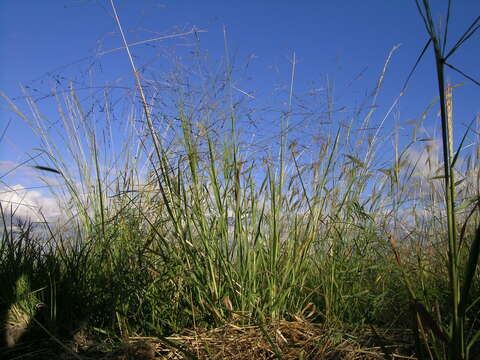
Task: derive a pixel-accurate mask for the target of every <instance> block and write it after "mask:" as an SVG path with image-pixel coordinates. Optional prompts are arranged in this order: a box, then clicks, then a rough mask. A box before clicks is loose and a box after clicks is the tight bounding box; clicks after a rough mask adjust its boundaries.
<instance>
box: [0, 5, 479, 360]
mask: <svg viewBox="0 0 480 360" xmlns="http://www.w3.org/2000/svg"><path fill="white" fill-rule="evenodd" d="M112 6H113V2H112ZM418 6H419V10H420V12H421V14H422V17H423V19H424V20H425V24H426V27H427V31H428V34H429V36H430V40H429V43H428V44H430V43H431V44H433V46H434V50H435V56H436V66H437V70H438V72H439V90H440V109H441V114H442V140H443V154H444V157H443V163H442V162H440V161H439V159H438V156H437V155H438V154H437V153H436V152H435V149H436V148H435V145H436V143H435V140H434V139H429V140H427V141H423V142H421V143H427V145H426V146H425V154H426V156H416V157H415V156H414V155H415V154H418V151H419V150H418V145H419V143H420V142H419V141H417V138H416V135H414V136H413V137H412V141H411V142H410V143H409V144H407V145H404V144H400V143H399V142H398V141H397V142H395V143H394V147H393V148H392V149H391V150H390V151H391V153H392V154H394V156H393V159H385V158H383V157H382V154H381V151H380V150H381V149H382V147H384V146H385V142H384V141H382V140H381V137H382V136H381V135H383V134H382V132H383V131H384V129H383V127H382V126H383V123H384V121H385V119H386V117H387V116H388V114H387V116H385V117H384V118H383V120H381V121H380V122H379V124H375V126H370V125H371V123H372V122H373V118H374V108H373V107H371V108H367V109H365V110H362V111H357V112H355V113H353V114H351V116H350V117H349V118H348V119H347V120H348V121H347V122H346V123H345V124H343V123H341V122H334V120H335V119H334V117H335V116H336V114H335V113H334V112H333V111H331V103H332V94H331V93H329V91H328V90H327V92H326V93H325V99H326V101H325V102H326V106H327V108H328V111H327V112H326V114H327V115H325V116H326V117H327V120H328V121H327V124H326V125H318V124H309V125H308V126H316V127H317V128H316V132H317V133H320V134H321V138H313V137H312V138H308V137H307V136H306V135H305V134H301V133H300V132H298V130H299V129H300V128H301V127H300V125H301V126H302V127H305V126H307V125H306V124H307V122H306V121H305V119H301V120H299V117H298V116H297V115H296V113H295V105H296V104H295V101H294V98H293V86H290V89H291V90H290V93H289V94H288V101H287V109H285V110H284V111H283V115H282V116H281V117H280V125H279V135H278V137H277V138H276V140H278V141H279V146H278V153H277V154H278V155H275V154H274V153H273V152H272V151H264V152H263V153H262V152H260V155H258V154H259V153H258V152H255V150H254V149H257V148H259V147H257V146H258V145H260V144H258V143H257V144H253V143H251V142H248V141H246V137H245V135H243V134H242V133H241V132H240V131H239V123H240V124H243V123H244V117H246V118H248V117H249V116H250V113H249V112H248V106H245V107H243V108H242V106H241V103H240V102H237V100H238V99H237V98H236V97H235V96H234V95H233V94H232V93H231V91H230V90H231V88H232V87H231V83H232V73H233V70H232V68H231V65H230V61H229V58H228V51H227V50H228V47H227V45H226V60H225V64H224V71H223V73H222V76H221V78H220V79H219V80H218V78H217V81H216V82H215V81H214V82H211V79H212V77H208V76H204V77H199V78H201V79H207V80H206V82H208V83H206V84H203V83H200V84H196V83H195V81H193V80H192V81H188V82H187V81H181V80H182V77H184V76H188V72H187V73H185V74H184V73H181V72H179V70H178V68H177V69H176V70H175V71H174V72H173V73H172V74H168V76H166V79H168V80H169V82H167V83H168V84H169V85H168V88H167V89H165V88H163V89H162V92H163V93H161V94H160V96H162V95H163V94H165V93H166V92H167V91H168V90H171V91H170V92H169V93H168V95H165V96H164V100H163V101H164V106H163V109H164V111H163V112H159V111H158V110H157V109H156V108H155V103H156V101H157V100H158V99H157V93H158V92H159V87H156V86H157V85H158V84H157V85H155V84H153V85H151V84H149V85H148V86H147V85H146V84H145V83H144V82H142V78H141V76H140V74H139V72H138V71H137V70H136V68H135V63H134V62H133V60H132V59H133V58H132V56H131V54H130V49H129V47H128V45H127V42H126V40H125V38H124V37H123V31H122V28H121V23H120V20H119V19H118V17H117V22H118V25H119V29H120V32H121V33H122V37H123V39H124V42H125V49H126V51H127V53H128V55H129V57H130V60H131V64H132V67H133V72H134V75H135V79H136V89H137V90H138V91H139V92H140V100H141V101H140V109H139V107H138V104H137V103H136V102H135V101H132V103H133V105H132V108H131V111H130V112H129V117H128V119H127V120H126V121H124V124H123V126H125V128H126V129H127V130H126V133H124V135H123V136H124V140H125V142H124V144H123V145H122V147H120V146H118V145H114V143H115V142H114V136H113V135H111V134H112V133H115V131H114V128H118V125H116V124H115V125H113V124H112V123H113V121H114V119H113V117H112V115H111V114H110V112H111V110H110V109H111V108H112V102H111V99H109V98H108V96H105V98H104V101H105V103H103V104H100V105H101V108H102V109H103V112H102V114H103V115H104V116H105V119H104V120H105V121H104V123H105V124H106V127H105V128H104V129H103V131H102V130H100V129H99V126H98V124H97V120H98V119H97V118H95V117H93V116H92V115H91V114H92V112H88V111H86V109H87V108H91V109H97V108H98V106H99V104H98V103H95V101H96V99H94V98H91V99H90V101H91V103H88V101H89V100H88V99H87V100H86V101H85V100H80V99H79V96H78V92H77V90H76V89H75V87H74V86H73V85H71V84H69V88H68V91H66V92H63V93H62V95H61V96H62V97H60V94H57V95H58V98H57V100H58V109H59V112H58V113H59V116H60V118H61V120H62V126H61V133H62V137H63V140H64V141H63V142H62V139H61V138H60V137H58V136H57V135H52V133H51V130H50V129H49V123H48V121H46V120H45V118H44V117H43V116H42V114H41V110H40V108H39V107H38V105H37V103H36V102H35V101H34V99H33V98H32V97H30V96H29V95H28V94H27V93H25V95H26V99H27V103H28V105H29V107H30V110H31V112H30V114H28V112H26V111H23V110H21V109H20V108H19V107H18V106H17V105H16V104H14V103H13V102H10V101H9V100H8V99H7V98H6V100H7V101H8V103H9V106H10V107H11V108H12V109H13V110H14V111H15V112H17V114H18V115H19V116H21V117H22V118H24V119H25V120H26V121H27V122H28V123H29V124H31V125H32V128H33V129H34V130H35V131H36V132H37V134H38V136H39V138H40V139H41V140H42V143H43V147H42V150H41V152H42V158H43V160H44V161H46V162H48V166H47V167H45V166H43V167H41V168H40V169H41V170H50V172H51V173H54V174H55V176H57V178H58V179H59V180H60V181H61V183H62V185H64V186H63V187H61V188H60V190H58V188H55V187H52V188H51V191H52V192H54V193H55V196H56V197H57V199H59V200H61V201H60V202H61V203H62V206H63V208H62V210H63V211H62V217H61V218H60V219H57V221H56V222H55V223H50V224H49V223H48V222H45V223H44V224H45V225H46V226H45V227H44V229H43V230H44V231H34V229H33V227H32V226H33V224H29V223H14V220H13V217H12V214H14V211H13V210H12V209H6V208H5V207H4V206H3V205H2V207H1V210H2V218H3V230H2V238H1V241H0V282H1V283H2V284H4V288H5V289H6V292H2V294H1V295H0V301H1V303H0V305H1V311H0V316H1V318H0V321H1V322H2V324H6V325H7V323H8V324H10V323H15V322H17V325H19V324H20V323H21V322H23V323H24V325H22V326H23V329H24V330H25V331H26V332H27V333H30V334H32V333H34V334H35V336H34V340H36V341H39V340H38V339H41V338H42V336H44V337H46V338H47V339H55V341H56V346H58V347H59V348H60V349H61V350H62V351H67V353H68V354H70V355H71V356H73V357H76V358H81V356H82V351H83V354H87V355H90V356H94V355H98V356H100V355H99V354H102V355H101V356H105V355H104V352H102V351H103V348H102V346H103V347H105V346H107V347H108V344H112V343H115V342H119V341H123V342H124V343H129V342H133V343H134V344H133V345H131V347H128V349H126V350H124V351H123V352H121V351H120V350H119V351H120V352H119V353H118V354H117V355H118V356H119V358H120V356H130V357H131V358H141V357H142V356H144V357H145V358H148V357H149V356H150V358H152V357H153V356H155V353H156V354H157V355H160V354H161V353H163V352H170V354H171V356H176V358H180V357H186V358H210V357H211V358H215V357H216V356H223V357H228V358H242V357H243V358H254V357H255V358H259V359H260V358H265V359H267V358H285V359H290V358H292V359H293V358H302V359H303V358H304V359H307V358H311V359H315V358H322V357H323V358H326V357H327V356H329V358H342V357H344V358H351V359H357V358H358V359H360V358H362V359H364V358H370V357H371V358H375V356H385V357H387V358H391V359H393V358H396V354H397V355H398V354H400V353H402V354H403V355H405V356H413V355H414V353H415V354H416V356H417V357H418V358H426V359H442V358H445V359H447V358H448V359H474V354H475V353H477V352H479V351H480V348H479V346H478V340H479V337H480V328H479V325H478V320H479V319H478V315H477V314H478V313H479V310H480V309H479V306H480V305H479V304H480V302H479V299H480V281H479V280H480V279H479V275H478V272H476V267H477V262H478V256H479V252H480V250H479V248H480V234H479V233H478V231H479V230H477V228H478V221H479V216H478V210H477V209H478V193H479V191H480V189H479V188H478V182H477V178H478V174H479V173H478V170H479V169H478V165H477V164H478V163H480V162H479V161H480V159H479V158H478V157H479V154H480V151H479V149H480V148H479V146H480V145H479V144H478V141H477V142H474V143H473V144H472V146H470V153H469V154H467V151H466V150H464V144H465V141H466V139H467V137H468V136H470V134H469V133H468V132H467V133H466V134H465V136H464V137H463V139H462V141H461V144H460V145H459V149H458V150H457V151H455V152H454V151H453V145H452V142H453V135H452V131H453V120H452V115H451V112H450V115H449V109H451V103H452V97H453V95H452V87H449V86H447V85H446V84H445V83H444V79H443V67H444V65H448V63H447V60H448V58H449V56H450V55H451V54H452V53H453V52H454V51H456V50H457V49H458V48H459V47H460V46H461V45H462V44H463V42H464V41H465V40H467V39H468V38H469V37H470V36H471V34H473V32H474V31H475V30H476V29H477V28H478V25H477V22H478V19H477V21H476V22H475V23H474V24H473V25H472V27H470V28H469V29H468V30H467V32H466V33H465V34H464V36H462V38H461V39H460V40H459V41H458V43H457V44H456V45H455V46H454V48H453V49H452V51H450V52H447V51H446V50H445V45H444V43H443V40H442V39H441V38H439V37H438V35H437V33H436V32H435V28H434V24H433V21H432V19H431V15H430V10H429V7H428V2H427V1H424V2H423V3H422V4H420V3H418ZM113 9H114V10H115V8H114V7H113ZM445 36H446V35H445ZM442 43H443V45H442ZM428 44H427V45H428ZM392 52H393V51H392ZM422 55H423V53H422ZM390 56H391V54H390ZM390 56H389V58H388V59H387V62H386V64H385V68H384V70H383V72H382V73H381V74H380V78H379V82H378V84H377V86H376V88H375V91H374V92H373V94H372V98H371V101H372V104H374V103H375V99H376V96H377V94H378V92H379V91H380V88H381V85H382V80H383V78H384V76H385V73H386V71H387V65H388V62H389V60H390ZM293 66H295V62H293ZM198 68H200V67H198ZM201 69H203V68H201ZM294 70H295V68H294V67H293V68H292V85H293V81H294V76H293V74H294ZM199 71H205V70H199ZM197 79H198V78H197ZM196 81H198V80H196ZM197 85H198V86H197ZM207 85H208V86H207ZM163 86H164V85H163ZM149 94H150V95H149ZM133 96H135V95H133ZM170 100H171V103H170V104H167V105H165V104H166V103H167V102H168V101H170ZM86 102H87V103H86ZM301 105H302V106H305V104H304V103H302V104H301ZM165 109H166V110H165ZM103 115H102V116H103ZM319 116H320V114H319ZM139 124H140V125H139ZM335 124H338V125H335ZM358 128H362V129H367V130H365V131H362V132H358V131H355V130H356V129H358ZM309 129H310V130H312V129H313V128H309ZM416 130H417V127H416V128H415V129H414V133H415V131H416ZM109 134H110V135H109ZM125 134H126V135H125ZM391 138H392V139H396V138H398V137H396V134H395V133H394V134H392V136H391ZM461 151H463V152H462V154H461V155H460V152H461ZM262 155H263V157H262ZM468 156H469V157H470V160H469V161H462V159H466V158H467V157H468ZM422 162H424V163H422ZM441 166H443V170H442V168H441ZM427 168H428V171H426V172H425V171H423V169H427ZM420 169H422V171H420ZM439 178H441V179H443V180H444V185H441V184H440V181H439ZM457 179H460V181H457ZM444 196H445V197H446V202H444ZM444 204H446V205H444ZM459 225H460V226H459ZM14 314H17V317H15V316H14ZM15 319H16V320H15ZM13 325H15V324H13ZM13 325H12V326H13ZM5 329H6V330H5V331H7V330H8V329H7V326H5ZM187 329H189V330H187ZM409 329H413V331H410V330H409ZM192 332H193V333H192ZM365 334H368V336H365ZM22 335H23V334H20V335H19V336H18V337H16V338H15V339H13V338H12V339H11V341H10V343H11V342H18V341H21V338H22ZM140 337H141V338H140ZM68 339H70V340H71V339H74V340H75V341H73V343H68V341H70V340H68ZM89 339H96V340H99V339H100V340H101V344H98V343H95V344H93V343H92V342H91V340H89ZM139 339H140V340H142V341H140V342H139ZM221 339H225V341H227V339H230V340H229V341H230V342H231V343H232V345H231V346H232V347H231V348H230V349H235V351H233V350H228V347H227V348H226V345H225V344H222V343H221ZM145 341H146V342H148V343H149V344H150V345H145V344H144V343H145ZM138 343H140V345H138ZM414 343H415V344H414ZM135 344H137V345H138V346H137V345H135ZM142 344H143V345H142ZM152 344H155V346H154V345H152ZM247 344H248V345H247ZM144 345H145V346H144ZM392 345H395V346H394V347H392ZM139 349H140V350H139ZM142 349H143V350H142ZM1 351H5V352H4V354H5V355H6V356H8V355H9V354H13V351H14V350H11V349H9V350H1ZM28 351H30V348H29V349H27V351H26V353H28ZM142 351H143V352H142ZM32 353H33V352H32ZM0 354H1V353H0ZM33 354H34V355H33V356H37V358H38V356H40V355H41V354H39V353H33ZM219 354H221V355H219ZM382 354H383V355H382ZM50 355H51V354H50ZM50 355H49V353H46V354H43V355H41V356H45V357H48V356H50ZM12 356H13V355H12ZM112 356H113V355H112ZM235 356H237V357H235ZM369 356H370V357H369Z"/></svg>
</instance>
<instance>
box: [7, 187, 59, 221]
mask: <svg viewBox="0 0 480 360" xmlns="http://www.w3.org/2000/svg"><path fill="white" fill-rule="evenodd" d="M0 203H1V204H2V208H3V211H4V212H6V213H7V214H12V215H14V216H16V217H21V218H24V219H29V220H31V221H40V222H42V221H44V219H46V220H47V221H54V220H56V219H58V218H59V217H60V215H61V211H60V207H59V205H58V202H57V200H56V199H55V198H52V197H48V196H45V195H44V194H42V193H41V192H39V191H36V190H29V189H28V188H24V187H23V186H22V185H14V186H9V187H6V186H3V187H1V188H0Z"/></svg>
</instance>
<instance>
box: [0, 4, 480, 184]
mask: <svg viewBox="0 0 480 360" xmlns="http://www.w3.org/2000/svg"><path fill="white" fill-rule="evenodd" d="M433 2H434V3H435V4H436V5H439V4H443V5H444V4H446V1H440V0H438V1H437V0H435V1H432V3H433ZM115 3H116V6H117V10H118V13H119V16H120V19H121V21H122V23H123V26H124V29H125V30H126V31H127V38H128V41H129V42H130V43H132V42H135V41H141V40H146V39H150V38H153V37H157V36H160V35H166V34H172V33H175V32H179V31H183V30H188V29H191V28H192V26H195V27H197V28H199V29H204V30H207V31H208V32H206V33H201V34H200V45H199V46H201V48H202V49H203V50H205V51H207V52H208V53H209V56H210V57H211V58H212V59H213V60H214V61H216V60H219V59H221V58H222V57H223V56H224V38H223V28H224V26H225V28H226V29H227V34H228V43H229V49H230V54H231V56H232V57H233V58H235V63H236V64H244V63H246V62H247V60H248V59H254V61H252V63H251V65H250V68H249V69H248V76H249V77H250V79H247V80H245V81H242V82H239V85H241V87H242V89H243V90H245V91H247V92H249V93H252V94H255V98H256V99H257V101H259V103H260V104H262V101H263V100H262V99H263V98H264V97H265V98H268V96H269V94H271V93H272V89H274V88H275V87H276V86H278V85H279V84H283V85H285V84H288V83H289V81H290V71H291V64H290V60H291V58H292V54H293V52H295V54H296V61H297V66H296V77H295V87H294V90H295V92H298V93H299V94H302V93H304V92H305V91H306V90H307V89H308V88H312V87H315V86H320V85H321V84H322V83H323V80H324V79H325V77H326V76H327V75H328V76H329V79H330V81H331V84H332V85H333V86H334V94H335V97H336V98H337V99H338V103H339V104H340V105H342V104H345V105H347V106H355V104H357V103H359V102H361V101H362V100H363V98H364V96H365V94H366V93H367V92H368V91H371V89H372V88H373V87H374V86H375V83H376V80H377V78H378V75H379V73H380V71H381V69H382V67H383V64H384V62H385V59H386V58H387V55H388V53H389V52H390V50H391V49H392V48H393V47H394V46H395V45H398V44H401V47H400V48H399V49H398V50H397V51H396V52H395V54H394V56H393V58H392V61H391V64H390V66H389V70H388V73H387V76H386V78H385V83H384V86H383V90H382V92H381V96H380V97H379V98H378V100H377V106H378V110H377V112H378V113H379V114H381V115H382V116H383V115H384V114H385V113H386V111H387V109H388V108H389V107H390V105H391V104H392V102H393V100H394V99H395V97H396V96H397V95H398V93H399V92H400V90H401V88H402V86H403V83H404V81H405V79H406V77H407V76H408V73H409V72H410V70H411V68H412V66H413V64H414V62H415V60H416V59H417V57H418V55H419V53H420V51H421V49H422V48H423V46H424V44H425V42H426V39H427V35H426V33H425V29H424V26H423V23H422V21H421V18H420V16H419V15H418V13H417V10H416V7H415V2H414V1H413V0H409V1H386V0H364V1H327V0H325V1H318V0H317V1H310V0H304V1H296V2H293V1H286V0H277V1H269V0H264V1H257V0H243V1H216V0H215V1H213V0H205V1H186V0H175V1H174V0H163V1H157V0H136V1H133V0H130V1H127V0H116V1H115ZM452 3H453V12H452V20H451V24H450V25H451V29H450V36H449V40H450V41H449V43H450V44H453V43H454V41H456V40H457V39H458V37H459V36H460V35H461V34H462V33H463V32H464V31H465V29H466V28H467V26H468V25H469V24H471V22H472V21H473V20H474V19H475V17H476V16H478V15H479V14H480V2H478V1H474V0H468V1H467V0H464V1H453V2H452ZM443 14H444V8H442V7H438V8H437V7H434V16H435V19H436V20H439V19H440V18H441V17H442V16H443ZM479 36H480V34H479V33H477V34H476V35H474V36H473V37H472V38H471V39H470V40H469V41H468V42H467V43H466V44H465V46H464V47H463V48H462V49H460V50H459V51H458V53H457V54H455V55H454V56H453V57H452V58H451V62H452V63H453V64H454V65H456V66H457V67H459V68H460V69H462V70H463V71H464V72H466V73H467V74H469V75H471V76H472V77H474V78H475V79H477V80H478V79H480V72H479V69H478V64H479V63H480V61H479V60H480V46H479V45H480V41H479V40H480V38H479ZM187 42H190V43H191V42H194V41H193V37H189V38H187V39H181V40H180V39H171V40H166V41H161V42H155V43H151V44H150V45H154V46H156V47H155V48H153V47H152V46H147V45H142V46H136V47H135V48H133V51H134V53H135V54H136V55H137V56H138V57H139V58H140V59H142V60H145V61H148V60H149V59H154V54H158V53H159V52H160V53H161V52H162V49H167V48H169V49H170V48H172V47H173V48H175V47H176V51H179V52H180V53H181V52H182V51H186V50H184V47H182V46H183V45H184V44H185V43H187ZM118 46H121V41H120V37H119V35H118V31H117V27H116V24H115V22H114V20H113V18H112V11H111V8H110V5H109V3H108V1H105V0H97V1H87V0H56V1H38V0H4V1H2V2H1V3H0V51H1V53H2V54H3V56H2V57H1V59H0V90H1V91H2V92H4V93H5V94H7V95H8V96H10V97H14V98H15V97H17V96H18V95H20V91H19V85H20V84H23V85H24V86H29V89H30V91H31V92H32V93H33V94H34V95H35V89H42V90H40V91H45V89H47V90H48V88H49V86H52V82H53V81H54V80H53V79H54V77H53V75H59V76H63V77H64V79H74V80H75V79H76V80H78V79H79V78H82V77H83V76H84V75H85V69H87V68H88V65H89V64H91V63H92V61H93V59H95V60H96V61H97V62H98V63H101V64H102V66H101V72H100V73H98V74H97V77H96V80H97V81H98V82H100V83H101V82H102V81H103V82H111V81H113V80H114V79H118V78H120V77H121V80H119V81H120V82H119V83H121V84H124V85H125V86H133V77H132V76H131V71H130V68H129V64H128V60H127V57H126V54H125V53H124V52H123V51H117V52H113V53H110V54H107V55H103V56H101V57H100V58H99V57H96V58H95V54H96V53H98V52H99V51H103V50H108V49H113V48H116V47H118ZM156 61H157V63H156V65H155V66H158V69H159V70H160V71H162V70H168V66H169V63H168V62H167V61H164V60H163V59H162V56H160V57H158V58H157V60H156ZM432 64H433V55H432V53H431V51H429V52H427V54H426V56H425V57H424V59H423V61H422V63H421V64H420V66H419V67H418V69H417V71H416V73H415V74H414V77H413V78H412V80H411V82H410V84H409V88H408V92H407V94H406V95H405V96H404V97H403V98H402V100H401V102H400V106H399V108H398V109H399V111H400V119H401V122H407V121H409V120H412V119H415V118H418V117H419V115H420V114H421V112H422V111H423V110H424V109H425V107H426V106H427V105H428V104H429V103H430V102H431V101H432V100H433V98H434V97H435V96H436V94H437V87H436V86H437V85H436V78H435V72H434V66H432ZM97 71H98V70H97ZM52 74H53V75H52ZM359 74H361V76H360V77H359V78H358V79H357V77H358V76H359ZM448 78H449V79H450V80H451V81H452V82H453V83H458V82H462V83H465V85H464V86H462V87H461V88H459V89H457V90H455V99H454V109H455V119H456V121H457V124H458V129H459V132H461V131H463V130H464V129H465V127H464V124H467V123H469V122H470V121H471V120H472V119H473V118H474V117H475V115H476V114H478V113H479V112H480V101H478V99H479V98H480V96H479V95H480V88H479V87H478V86H476V85H474V84H472V83H471V82H468V81H466V80H465V79H464V78H462V77H460V76H458V75H457V74H455V73H452V72H449V75H448ZM354 79H357V80H355V81H354ZM352 84H353V85H352ZM284 100H286V99H284ZM284 100H281V101H280V102H282V101H284ZM265 101H266V100H265ZM45 106H46V108H45V114H46V116H48V117H52V118H54V117H55V108H54V107H53V106H51V105H48V103H47V105H45ZM428 121H430V123H429V124H428V125H429V126H432V127H433V126H434V122H438V121H439V119H438V118H437V117H435V116H431V117H430V118H429V119H428ZM7 123H9V124H10V125H9V127H8V129H7V131H6V134H5V137H4V139H3V140H2V142H1V143H0V162H3V164H7V162H8V164H7V165H8V166H10V165H11V164H15V163H19V162H22V161H24V160H25V159H27V158H28V155H26V154H27V152H28V153H30V154H31V153H32V148H34V147H37V146H38V145H39V143H38V140H37V139H36V138H35V136H34V135H33V134H32V133H31V131H30V130H29V128H28V127H27V126H26V125H25V124H24V123H23V122H22V120H21V119H19V118H18V117H16V116H15V115H14V114H12V113H11V112H9V111H8V110H5V109H4V108H1V109H0V125H1V126H0V130H3V129H4V128H5V126H6V125H7ZM388 123H393V119H388V120H387V125H388ZM462 124H463V125H462ZM267 131H268V129H267ZM9 164H10V165H9ZM7 165H5V166H3V167H2V169H0V174H1V172H2V171H3V172H4V171H6V169H7V168H8V166H7ZM3 181H5V179H3ZM11 181H14V182H15V183H22V179H21V178H18V176H17V177H16V178H12V179H11ZM25 181H26V180H25ZM11 185H13V184H11Z"/></svg>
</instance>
